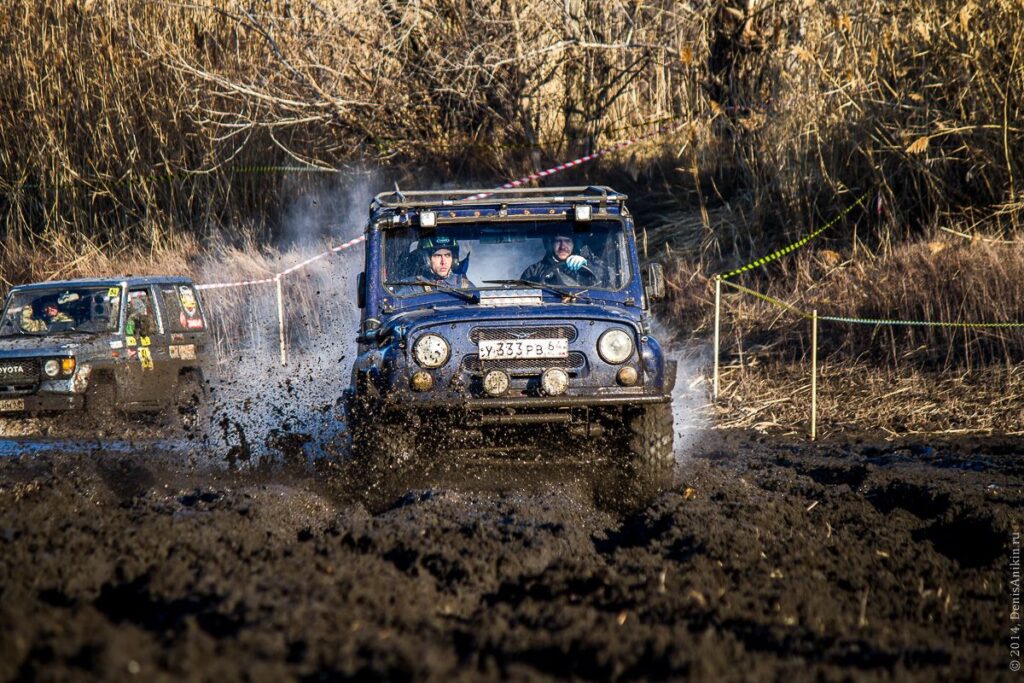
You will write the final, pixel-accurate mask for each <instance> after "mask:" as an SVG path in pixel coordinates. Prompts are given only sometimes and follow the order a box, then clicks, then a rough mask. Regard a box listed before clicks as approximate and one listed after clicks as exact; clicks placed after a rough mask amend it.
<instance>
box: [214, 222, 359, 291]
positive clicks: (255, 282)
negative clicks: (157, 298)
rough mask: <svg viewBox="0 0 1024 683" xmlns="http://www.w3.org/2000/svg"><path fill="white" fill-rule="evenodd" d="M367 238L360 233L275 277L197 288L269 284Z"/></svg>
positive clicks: (220, 283) (219, 283)
mask: <svg viewBox="0 0 1024 683" xmlns="http://www.w3.org/2000/svg"><path fill="white" fill-rule="evenodd" d="M365 239H366V237H365V236H364V235H360V236H359V237H356V238H355V239H351V240H349V241H348V242H345V243H344V244H339V245H338V246H336V247H331V248H330V249H328V250H327V251H323V252H320V253H319V254H317V255H316V256H310V257H309V258H308V259H306V260H305V261H302V262H301V263H296V264H295V265H294V266H292V267H291V268H286V269H285V270H282V271H281V272H280V273H278V274H277V275H275V276H274V277H268V278H263V279H262V280H240V281H239V282H218V283H216V284H209V285H196V289H225V288H228V287H248V286H249V285H269V284H271V283H273V282H275V281H277V280H278V279H279V278H282V277H284V276H285V275H288V274H289V273H294V272H295V271H296V270H299V269H300V268H305V267H306V266H308V265H309V264H311V263H313V262H314V261H319V260H320V259H322V258H327V257H328V256H330V255H331V254H337V253H338V252H339V251H344V250H345V249H348V248H350V247H354V246H355V245H357V244H359V243H360V242H362V241H364V240H365Z"/></svg>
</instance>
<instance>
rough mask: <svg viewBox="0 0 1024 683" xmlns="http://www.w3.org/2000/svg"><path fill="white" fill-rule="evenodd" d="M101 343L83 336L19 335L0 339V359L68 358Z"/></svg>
mask: <svg viewBox="0 0 1024 683" xmlns="http://www.w3.org/2000/svg"><path fill="white" fill-rule="evenodd" d="M100 345H101V343H100V342H99V341H98V340H97V339H95V338H94V337H91V336H86V335H84V334H54V335H49V336H46V337H33V336H31V335H21V336H17V337H3V338H0V358H36V357H39V356H70V355H73V354H74V353H75V352H76V351H78V350H79V349H82V348H93V347H98V346H100Z"/></svg>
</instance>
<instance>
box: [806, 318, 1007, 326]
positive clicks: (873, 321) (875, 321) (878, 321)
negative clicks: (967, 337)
mask: <svg viewBox="0 0 1024 683" xmlns="http://www.w3.org/2000/svg"><path fill="white" fill-rule="evenodd" d="M818 320H828V321H829V322H834V323H853V324H856V325H894V326H895V325H909V326H918V327H979V328H1012V327H1024V323H960V322H943V321H938V322H935V321H931V320H891V319H887V318H843V317H839V316H833V315H819V316H818Z"/></svg>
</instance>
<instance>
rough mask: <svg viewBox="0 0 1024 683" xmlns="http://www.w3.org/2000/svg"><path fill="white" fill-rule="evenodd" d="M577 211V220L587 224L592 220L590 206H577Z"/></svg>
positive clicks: (575, 207)
mask: <svg viewBox="0 0 1024 683" xmlns="http://www.w3.org/2000/svg"><path fill="white" fill-rule="evenodd" d="M573 209H575V210H576V220H577V221H580V222H582V223H585V222H587V221H589V220H590V214H591V206H590V204H577V205H576V206H574V207H573Z"/></svg>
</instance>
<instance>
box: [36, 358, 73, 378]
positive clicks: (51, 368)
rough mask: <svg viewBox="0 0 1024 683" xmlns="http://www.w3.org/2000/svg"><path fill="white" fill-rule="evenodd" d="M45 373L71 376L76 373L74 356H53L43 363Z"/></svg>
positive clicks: (49, 375)
mask: <svg viewBox="0 0 1024 683" xmlns="http://www.w3.org/2000/svg"><path fill="white" fill-rule="evenodd" d="M43 373H44V374H45V375H46V376H47V377H59V376H60V375H64V376H65V377H70V376H71V375H73V374H75V359H74V358H51V359H49V360H47V361H46V362H45V363H43Z"/></svg>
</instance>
